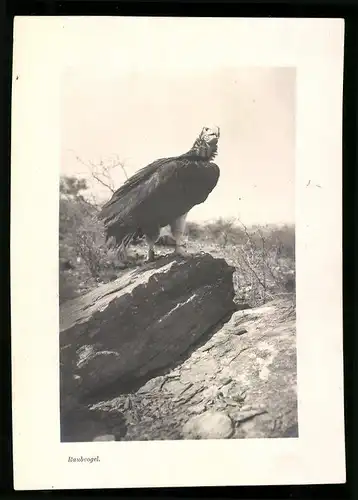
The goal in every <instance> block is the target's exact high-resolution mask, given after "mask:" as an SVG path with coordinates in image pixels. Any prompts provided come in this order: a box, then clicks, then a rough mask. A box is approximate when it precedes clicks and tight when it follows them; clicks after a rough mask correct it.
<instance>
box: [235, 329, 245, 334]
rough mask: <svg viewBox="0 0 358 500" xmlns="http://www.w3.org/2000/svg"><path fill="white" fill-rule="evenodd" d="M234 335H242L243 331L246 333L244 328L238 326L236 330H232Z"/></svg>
mask: <svg viewBox="0 0 358 500" xmlns="http://www.w3.org/2000/svg"><path fill="white" fill-rule="evenodd" d="M233 333H234V335H243V334H244V333H247V330H246V328H240V329H239V330H236V331H234V332H233Z"/></svg>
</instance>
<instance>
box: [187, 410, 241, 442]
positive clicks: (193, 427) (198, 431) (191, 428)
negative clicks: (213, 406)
mask: <svg viewBox="0 0 358 500" xmlns="http://www.w3.org/2000/svg"><path fill="white" fill-rule="evenodd" d="M233 431H234V428H233V423H232V420H231V418H230V417H229V416H228V415H226V413H222V412H214V411H207V412H205V413H203V414H201V415H197V416H195V417H192V418H191V419H190V420H188V422H187V423H186V424H185V425H184V426H183V429H182V434H183V437H184V439H226V438H229V437H230V436H232V434H233Z"/></svg>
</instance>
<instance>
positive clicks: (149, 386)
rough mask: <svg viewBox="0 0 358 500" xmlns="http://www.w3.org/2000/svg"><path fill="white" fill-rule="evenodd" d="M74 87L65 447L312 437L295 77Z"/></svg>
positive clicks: (225, 72) (125, 77)
mask: <svg viewBox="0 0 358 500" xmlns="http://www.w3.org/2000/svg"><path fill="white" fill-rule="evenodd" d="M61 85H62V86H63V88H62V92H63V93H62V100H61V112H62V116H61V118H62V121H61V133H62V137H61V153H62V159H61V182H60V219H59V220H60V228H59V238H60V240H59V258H60V278H59V279H60V283H59V284H60V290H59V299H60V325H61V333H60V360H61V364H60V370H61V381H62V383H63V385H62V386H61V401H62V407H61V439H62V440H63V441H67V440H70V441H83V440H86V441H92V440H93V439H113V440H119V441H121V440H148V439H149V440H151V439H155V440H157V439H169V440H171V439H215V438H216V439H217V438H219V439H234V438H249V437H252V438H268V437H298V415H297V393H296V334H295V330H296V328H295V221H294V153H295V140H294V139H295V134H294V127H295V88H296V79H295V68H246V67H245V68H235V67H234V68H220V67H219V68H217V70H216V71H211V72H209V71H207V72H205V71H200V70H195V69H193V70H191V69H190V70H189V71H186V72H178V74H169V75H165V74H164V75H163V74H156V72H155V71H145V70H140V69H138V70H133V69H131V67H129V68H128V70H126V69H125V70H124V71H123V72H122V73H119V74H116V73H114V74H108V75H107V74H101V75H98V76H97V75H95V74H92V75H91V74H88V73H87V74H86V73H82V72H81V68H76V67H73V68H71V70H69V71H68V72H67V73H65V75H64V78H63V81H62V82H61ZM273 116H274V117H275V120H274V124H273V123H272V117H273ZM210 118H211V120H210ZM143 167H144V168H143Z"/></svg>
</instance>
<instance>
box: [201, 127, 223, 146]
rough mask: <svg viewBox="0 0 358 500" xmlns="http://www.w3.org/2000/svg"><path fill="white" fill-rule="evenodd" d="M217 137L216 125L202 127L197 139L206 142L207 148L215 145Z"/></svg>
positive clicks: (218, 131)
mask: <svg viewBox="0 0 358 500" xmlns="http://www.w3.org/2000/svg"><path fill="white" fill-rule="evenodd" d="M219 137H220V128H219V127H217V126H216V125H213V126H211V127H203V128H202V130H201V132H200V135H199V139H201V140H202V141H204V142H206V143H207V144H208V146H211V145H214V144H217V142H218V140H219Z"/></svg>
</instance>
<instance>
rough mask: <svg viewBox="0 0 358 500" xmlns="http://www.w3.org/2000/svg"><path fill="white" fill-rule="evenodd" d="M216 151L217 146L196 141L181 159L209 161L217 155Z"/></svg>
mask: <svg viewBox="0 0 358 500" xmlns="http://www.w3.org/2000/svg"><path fill="white" fill-rule="evenodd" d="M217 151H218V145H217V144H211V145H210V144H207V143H206V142H205V141H203V140H202V139H197V140H196V141H195V142H194V144H193V146H192V148H191V149H190V150H189V151H188V152H187V153H184V154H183V155H181V158H187V159H196V160H205V161H211V160H213V159H214V158H215V156H216V155H217Z"/></svg>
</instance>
